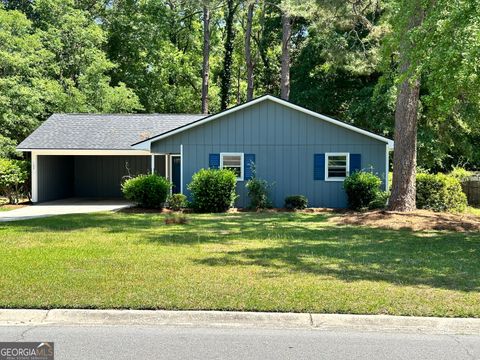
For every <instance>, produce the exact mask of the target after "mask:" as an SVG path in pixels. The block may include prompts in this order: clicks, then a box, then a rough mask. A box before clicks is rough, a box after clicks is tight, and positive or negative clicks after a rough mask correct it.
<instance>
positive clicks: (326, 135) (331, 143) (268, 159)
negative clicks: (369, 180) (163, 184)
mask: <svg viewBox="0 0 480 360" xmlns="http://www.w3.org/2000/svg"><path fill="white" fill-rule="evenodd" d="M180 144H182V145H183V159H182V160H183V164H182V166H183V188H184V193H185V194H187V195H188V190H187V184H188V183H189V182H190V179H191V177H192V175H193V174H194V173H195V172H196V171H198V170H199V169H201V168H208V166H209V164H208V155H209V154H210V153H221V152H243V153H249V154H255V156H256V170H257V176H258V177H260V178H262V179H265V180H267V181H268V182H270V183H274V185H273V188H272V189H271V196H272V200H273V203H274V205H275V206H276V207H281V206H283V202H284V198H285V197H286V196H288V195H294V194H302V195H305V196H307V198H308V199H309V204H310V206H314V207H334V208H342V207H345V206H346V196H345V192H344V190H343V188H342V185H343V184H342V182H329V181H322V180H313V157H314V154H319V153H327V152H349V153H357V154H361V156H362V161H361V162H362V164H361V165H362V168H371V169H372V170H373V171H374V172H375V173H378V175H379V176H380V177H382V178H383V179H385V174H386V169H385V168H386V144H385V143H384V142H381V141H379V140H376V139H373V138H370V137H367V136H365V135H362V134H359V133H356V132H354V131H351V130H348V129H345V128H342V127H340V126H337V125H334V124H331V123H328V122H326V121H323V120H321V119H317V118H315V117H313V116H310V115H308V114H304V113H302V112H299V111H296V110H294V109H291V108H289V107H287V106H284V105H281V104H278V103H275V102H272V101H263V102H260V103H258V104H254V105H252V106H250V107H247V108H244V109H242V110H239V111H237V112H234V113H230V114H227V115H225V116H224V117H222V118H219V119H217V120H213V121H212V122H208V123H205V124H202V125H199V126H197V127H194V128H191V129H189V130H187V131H184V132H181V133H178V134H175V135H173V136H171V137H168V138H165V139H162V140H158V141H156V142H154V143H152V149H151V150H152V152H154V153H178V152H180ZM384 181H385V180H384ZM237 192H238V194H239V195H240V197H239V199H238V201H237V204H236V205H237V206H239V207H245V206H247V205H248V198H247V195H246V191H245V182H238V183H237Z"/></svg>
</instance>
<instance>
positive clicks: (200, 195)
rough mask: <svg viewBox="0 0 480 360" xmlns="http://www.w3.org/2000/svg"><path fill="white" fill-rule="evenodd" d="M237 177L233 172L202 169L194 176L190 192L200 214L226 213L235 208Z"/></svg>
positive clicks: (195, 207)
mask: <svg viewBox="0 0 480 360" xmlns="http://www.w3.org/2000/svg"><path fill="white" fill-rule="evenodd" d="M236 185H237V176H236V175H235V173H234V172H233V171H231V170H226V169H222V170H218V169H201V170H200V171H198V172H196V173H195V174H193V176H192V181H191V182H190V184H188V190H190V193H191V194H192V206H193V208H194V209H195V210H196V211H198V212H224V211H227V210H228V209H229V208H230V207H232V206H233V203H234V202H235V199H236V198H237V195H236V193H235V188H236Z"/></svg>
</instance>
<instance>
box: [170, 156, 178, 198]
mask: <svg viewBox="0 0 480 360" xmlns="http://www.w3.org/2000/svg"><path fill="white" fill-rule="evenodd" d="M172 183H173V188H172V193H174V194H178V193H179V192H180V156H178V155H176V156H172Z"/></svg>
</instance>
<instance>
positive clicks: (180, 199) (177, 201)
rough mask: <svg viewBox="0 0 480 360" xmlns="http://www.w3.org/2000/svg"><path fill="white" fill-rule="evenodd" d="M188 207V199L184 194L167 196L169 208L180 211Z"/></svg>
mask: <svg viewBox="0 0 480 360" xmlns="http://www.w3.org/2000/svg"><path fill="white" fill-rule="evenodd" d="M187 206H188V201H187V197H186V196H185V195H183V194H170V195H168V196H167V208H168V209H170V210H173V211H180V210H182V209H184V208H186V207H187Z"/></svg>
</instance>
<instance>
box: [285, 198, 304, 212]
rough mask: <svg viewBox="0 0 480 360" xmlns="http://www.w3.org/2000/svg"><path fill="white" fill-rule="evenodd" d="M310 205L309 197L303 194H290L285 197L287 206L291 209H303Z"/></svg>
mask: <svg viewBox="0 0 480 360" xmlns="http://www.w3.org/2000/svg"><path fill="white" fill-rule="evenodd" d="M307 206H308V199H307V198H306V197H305V196H303V195H290V196H287V197H286V198H285V208H287V209H289V210H303V209H306V208H307Z"/></svg>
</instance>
